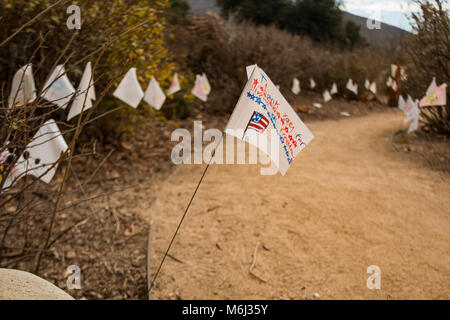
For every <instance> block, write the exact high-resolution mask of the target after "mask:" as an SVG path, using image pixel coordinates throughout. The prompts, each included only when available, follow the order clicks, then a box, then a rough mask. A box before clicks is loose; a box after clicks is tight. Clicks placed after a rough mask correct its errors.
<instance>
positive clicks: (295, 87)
mask: <svg viewBox="0 0 450 320" xmlns="http://www.w3.org/2000/svg"><path fill="white" fill-rule="evenodd" d="M309 81H310V88H311V89H314V88H315V87H316V86H317V84H316V82H315V81H314V79H312V78H310V79H309ZM365 88H366V89H367V90H369V91H371V92H372V93H373V94H376V93H377V84H376V83H375V81H374V82H372V83H370V81H369V80H368V79H366V82H365ZM346 89H347V90H349V91H351V92H353V93H354V94H355V95H358V84H357V83H354V82H353V80H352V79H351V78H350V79H349V80H348V82H347V84H346ZM291 91H292V93H294V94H295V95H298V94H299V93H300V92H301V86H300V80H298V79H297V78H294V79H293V80H292V88H291ZM338 92H339V91H338V87H337V84H336V83H335V82H334V83H333V85H332V86H331V89H330V90H328V89H326V90H325V91H324V92H323V94H322V95H323V101H324V102H325V103H326V102H329V101H331V100H332V99H333V95H335V94H337V93H338ZM318 105H320V104H318ZM320 106H321V105H320Z"/></svg>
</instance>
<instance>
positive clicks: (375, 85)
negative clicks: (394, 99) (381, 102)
mask: <svg viewBox="0 0 450 320" xmlns="http://www.w3.org/2000/svg"><path fill="white" fill-rule="evenodd" d="M369 89H370V91H371V92H372V93H373V94H377V83H376V82H375V81H374V82H372V84H371V85H370V88H369Z"/></svg>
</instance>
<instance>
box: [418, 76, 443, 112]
mask: <svg viewBox="0 0 450 320" xmlns="http://www.w3.org/2000/svg"><path fill="white" fill-rule="evenodd" d="M445 105H447V84H446V83H444V84H442V85H440V86H439V87H438V86H437V85H436V78H433V81H432V82H431V84H430V86H429V87H428V90H427V94H426V96H425V97H423V98H422V100H420V106H421V107H429V106H445Z"/></svg>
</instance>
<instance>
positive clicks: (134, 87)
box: [113, 68, 144, 109]
mask: <svg viewBox="0 0 450 320" xmlns="http://www.w3.org/2000/svg"><path fill="white" fill-rule="evenodd" d="M113 96H114V97H116V98H117V99H120V100H122V101H123V102H125V103H126V104H128V105H129V106H130V107H132V108H135V109H136V108H137V107H138V105H139V103H140V102H141V100H142V98H143V97H144V91H143V90H142V88H141V85H140V84H139V81H138V79H137V75H136V68H131V69H130V70H128V72H127V74H126V75H125V77H123V79H122V81H121V82H120V83H119V86H118V87H117V89H116V91H114V93H113Z"/></svg>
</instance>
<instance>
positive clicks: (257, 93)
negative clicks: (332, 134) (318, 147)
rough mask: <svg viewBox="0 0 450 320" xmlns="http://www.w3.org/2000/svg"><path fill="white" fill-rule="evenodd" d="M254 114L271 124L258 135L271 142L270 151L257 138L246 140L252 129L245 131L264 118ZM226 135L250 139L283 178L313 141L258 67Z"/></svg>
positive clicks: (241, 98)
mask: <svg viewBox="0 0 450 320" xmlns="http://www.w3.org/2000/svg"><path fill="white" fill-rule="evenodd" d="M255 112H256V113H258V114H260V115H262V116H264V118H265V119H267V120H268V121H270V123H269V124H268V125H267V127H266V128H263V131H262V132H257V133H256V134H258V135H263V137H264V139H267V140H266V141H270V144H271V148H270V149H271V150H267V148H263V147H261V146H260V145H259V144H258V143H256V142H255V140H254V139H250V138H249V137H247V135H248V132H249V130H246V129H248V125H249V123H252V122H255V121H256V120H261V119H263V118H261V119H256V118H255ZM264 123H265V122H264ZM252 131H253V130H252ZM225 132H226V133H228V134H230V135H232V136H235V137H237V138H239V139H242V140H245V138H247V140H248V142H249V143H251V144H253V145H255V146H256V147H257V148H259V149H260V150H262V151H263V152H265V153H267V154H268V155H269V157H270V158H271V159H272V161H273V162H274V163H275V164H276V165H277V167H278V168H279V170H280V172H281V174H282V175H285V174H286V171H287V170H288V168H289V167H290V165H291V164H292V163H293V161H294V159H295V158H296V157H297V155H298V153H299V152H300V151H301V150H303V148H305V147H306V145H307V144H309V143H310V142H311V141H312V139H313V138H314V136H313V134H312V133H311V131H309V129H308V128H307V127H306V126H305V124H304V123H303V122H302V121H301V120H300V118H299V117H298V115H297V113H296V112H295V111H294V110H293V109H292V107H291V106H290V105H289V103H288V102H287V101H286V99H285V98H284V97H283V96H282V94H281V93H280V91H279V90H278V89H277V88H276V86H275V85H274V83H273V82H272V81H271V80H270V78H269V77H268V76H267V75H266V74H265V73H264V71H263V70H262V69H261V68H259V67H255V68H254V70H253V72H252V74H251V77H250V79H249V80H248V82H247V84H246V86H245V88H244V90H243V92H242V94H241V97H240V98H239V101H238V103H237V105H236V107H235V109H234V111H233V114H232V115H231V118H230V120H229V122H228V124H227V127H226V129H225ZM273 146H275V148H273Z"/></svg>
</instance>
